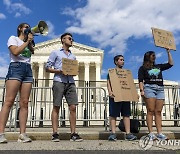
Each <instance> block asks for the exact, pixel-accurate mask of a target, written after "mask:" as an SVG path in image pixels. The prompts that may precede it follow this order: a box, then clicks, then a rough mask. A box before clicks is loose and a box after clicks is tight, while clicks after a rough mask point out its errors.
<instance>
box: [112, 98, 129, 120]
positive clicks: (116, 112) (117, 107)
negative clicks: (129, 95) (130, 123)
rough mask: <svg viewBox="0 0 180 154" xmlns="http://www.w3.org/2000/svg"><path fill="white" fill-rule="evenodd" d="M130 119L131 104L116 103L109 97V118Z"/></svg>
mask: <svg viewBox="0 0 180 154" xmlns="http://www.w3.org/2000/svg"><path fill="white" fill-rule="evenodd" d="M120 113H121V116H123V117H129V116H130V115H131V108H130V102H114V98H111V97H109V116H111V117H120Z"/></svg>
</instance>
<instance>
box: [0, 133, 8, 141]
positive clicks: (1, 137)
mask: <svg viewBox="0 0 180 154" xmlns="http://www.w3.org/2000/svg"><path fill="white" fill-rule="evenodd" d="M0 143H7V139H6V138H5V134H4V133H2V134H0Z"/></svg>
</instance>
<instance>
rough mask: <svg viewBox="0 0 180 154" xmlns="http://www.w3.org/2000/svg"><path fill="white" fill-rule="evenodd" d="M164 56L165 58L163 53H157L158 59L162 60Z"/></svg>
mask: <svg viewBox="0 0 180 154" xmlns="http://www.w3.org/2000/svg"><path fill="white" fill-rule="evenodd" d="M164 52H165V51H164ZM162 56H163V52H159V53H156V58H161V57H162Z"/></svg>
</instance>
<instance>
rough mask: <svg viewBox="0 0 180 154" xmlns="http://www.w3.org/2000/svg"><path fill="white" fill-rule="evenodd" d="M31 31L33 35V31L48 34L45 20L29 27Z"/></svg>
mask: <svg viewBox="0 0 180 154" xmlns="http://www.w3.org/2000/svg"><path fill="white" fill-rule="evenodd" d="M31 33H32V34H33V35H34V34H35V33H40V34H41V35H43V36H46V35H47V34H48V25H47V24H46V22H45V21H43V20H41V21H39V23H38V24H37V25H36V26H35V27H32V28H31Z"/></svg>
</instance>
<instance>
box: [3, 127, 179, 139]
mask: <svg viewBox="0 0 180 154" xmlns="http://www.w3.org/2000/svg"><path fill="white" fill-rule="evenodd" d="M116 130H117V138H118V140H124V137H125V133H124V132H121V131H119V129H118V128H117V129H116ZM153 130H154V132H155V133H156V129H155V128H153ZM162 130H163V133H164V134H165V135H167V136H168V137H169V139H180V127H163V129H162ZM76 131H77V132H78V133H79V135H80V136H81V137H82V138H83V139H84V140H107V139H108V136H109V133H110V132H109V131H105V128H104V127H79V128H77V129H76ZM147 133H148V130H147V127H141V130H140V132H139V133H138V134H135V135H137V137H138V139H140V138H141V137H142V136H144V135H147ZM5 134H6V137H7V139H8V140H17V138H18V135H19V129H17V132H8V129H6V133H5ZM27 134H28V135H29V137H30V138H31V139H32V140H51V135H52V128H27ZM59 135H60V139H61V140H69V139H70V128H69V127H65V128H64V127H61V128H59Z"/></svg>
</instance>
